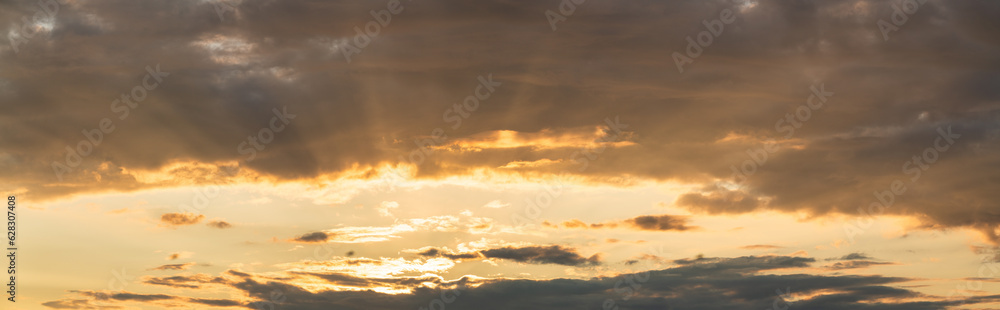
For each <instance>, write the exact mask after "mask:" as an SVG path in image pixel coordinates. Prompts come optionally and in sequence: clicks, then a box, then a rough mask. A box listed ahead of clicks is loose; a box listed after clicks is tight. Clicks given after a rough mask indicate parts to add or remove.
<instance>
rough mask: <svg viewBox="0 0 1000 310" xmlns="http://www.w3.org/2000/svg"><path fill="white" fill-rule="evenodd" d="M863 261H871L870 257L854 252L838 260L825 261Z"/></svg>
mask: <svg viewBox="0 0 1000 310" xmlns="http://www.w3.org/2000/svg"><path fill="white" fill-rule="evenodd" d="M865 259H872V257H871V256H868V255H866V254H865V253H860V252H854V253H851V254H847V255H844V256H841V257H838V258H828V259H827V260H865Z"/></svg>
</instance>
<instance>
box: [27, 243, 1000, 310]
mask: <svg viewBox="0 0 1000 310" xmlns="http://www.w3.org/2000/svg"><path fill="white" fill-rule="evenodd" d="M814 261H815V260H814V259H811V258H803V257H787V256H745V257H735V258H702V259H700V260H698V261H689V262H686V263H683V264H680V265H678V266H674V267H670V268H667V269H662V270H649V271H644V272H639V273H631V274H623V275H618V276H612V277H594V278H589V279H551V280H531V279H504V278H494V279H481V278H480V279H475V278H468V277H463V278H460V279H457V280H453V281H444V280H442V279H440V278H436V277H428V276H419V277H409V276H407V277H359V276H356V275H349V274H341V273H338V272H337V271H322V269H317V270H316V271H296V272H290V273H286V274H284V275H281V276H278V277H269V276H264V275H248V277H241V278H230V279H223V278H219V279H221V280H218V281H216V280H215V279H213V278H211V277H209V276H199V277H190V278H187V279H186V280H190V281H192V282H194V283H188V282H183V280H184V279H178V280H177V281H178V282H176V283H181V284H183V285H188V286H196V285H197V284H200V283H204V282H206V281H215V282H216V283H213V284H212V285H217V286H219V287H225V288H228V289H230V290H232V291H234V293H235V294H241V295H242V294H246V295H247V296H248V297H249V298H250V300H251V302H268V301H270V300H272V299H274V296H281V297H284V298H283V299H282V300H283V301H282V303H281V305H282V307H285V308H288V309H297V310H314V309H315V310H318V309H329V308H331V307H334V308H337V309H409V308H419V307H422V306H423V307H426V306H427V304H428V302H429V301H431V300H435V299H436V298H441V296H446V297H448V299H447V300H453V301H452V302H451V303H449V304H448V306H449V307H455V308H457V309H467V308H475V307H483V305H488V307H490V308H496V309H528V310H534V309H557V310H558V309H567V310H568V309H583V308H595V307H601V306H602V305H605V303H606V302H607V300H609V299H610V300H612V301H619V300H620V299H619V297H620V296H623V295H620V294H621V293H618V292H616V291H615V288H616V287H619V288H620V287H621V283H622V282H621V281H622V279H633V280H632V282H635V284H636V286H635V287H634V288H633V287H630V288H632V290H630V291H628V292H629V294H628V296H629V299H628V301H627V302H628V303H627V304H628V306H629V307H633V308H637V309H656V308H660V307H663V305H669V306H671V307H676V308H683V309H735V308H751V309H766V308H771V307H772V306H773V304H774V303H775V300H776V298H778V296H777V295H776V294H775V289H776V288H782V290H784V289H785V288H786V287H789V288H791V292H790V293H791V294H793V295H794V296H795V297H796V300H795V301H794V306H795V307H803V308H804V309H831V310H838V309H845V310H846V309H861V308H865V309H900V310H902V309H918V310H930V309H946V308H948V307H949V306H952V305H954V304H955V303H954V301H953V300H949V299H947V298H946V297H944V296H934V295H926V294H921V293H917V292H915V291H911V290H908V289H906V288H903V287H905V285H906V284H907V282H909V281H912V280H913V279H908V278H900V277H883V276H863V275H850V276H824V275H807V274H797V273H788V272H781V273H779V274H773V273H771V272H769V271H775V270H782V269H787V270H788V271H794V269H803V268H809V265H810V263H812V262H814ZM344 262H347V261H344ZM309 279H321V280H322V281H323V283H317V282H316V281H315V280H309ZM298 283H310V285H324V283H325V285H330V286H331V287H342V288H345V289H341V290H307V289H305V288H304V287H302V286H300V285H301V284H298ZM616 283H618V284H616ZM616 285H617V286H616ZM900 286H902V287H900ZM379 287H385V288H409V289H406V290H403V291H394V292H393V293H381V292H378V291H377V290H374V289H372V288H379ZM74 294H75V295H73V296H71V297H68V298H66V299H62V300H60V301H54V302H49V303H46V304H47V305H58V304H72V303H73V301H74V300H81V298H86V299H91V300H93V299H96V298H95V296H97V294H94V293H93V292H87V291H77V292H74ZM107 296H110V297H109V298H105V299H106V300H107V301H108V302H109V303H111V305H118V304H119V303H120V302H126V301H129V302H138V303H157V302H161V301H164V300H170V301H173V302H178V303H194V302H198V301H197V300H195V299H193V298H190V297H184V296H172V295H161V294H156V295H145V294H136V293H128V292H122V293H114V294H109V295H107ZM451 297H456V298H454V299H452V298H451ZM86 299H84V300H86ZM230 301H231V302H226V301H225V300H223V299H220V300H213V302H214V303H216V304H217V305H232V304H235V302H236V300H230ZM996 301H1000V296H976V297H970V298H966V299H964V300H963V303H964V305H966V306H970V305H976V304H980V303H988V302H996ZM78 303H79V302H78Z"/></svg>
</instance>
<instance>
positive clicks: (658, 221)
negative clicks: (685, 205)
mask: <svg viewBox="0 0 1000 310" xmlns="http://www.w3.org/2000/svg"><path fill="white" fill-rule="evenodd" d="M687 221H688V220H687V218H685V217H679V216H674V215H643V216H638V217H635V218H632V219H629V220H626V221H625V223H628V224H631V225H632V227H635V228H638V229H640V230H677V231H685V230H688V229H692V227H690V226H687V225H685V224H686V222H687Z"/></svg>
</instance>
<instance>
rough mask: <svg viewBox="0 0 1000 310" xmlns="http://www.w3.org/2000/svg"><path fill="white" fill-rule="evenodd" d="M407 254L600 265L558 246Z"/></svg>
mask: <svg viewBox="0 0 1000 310" xmlns="http://www.w3.org/2000/svg"><path fill="white" fill-rule="evenodd" d="M408 252H413V253H416V254H417V255H420V256H425V257H445V258H448V259H452V260H470V259H484V258H487V259H488V258H492V259H505V260H512V261H515V262H519V263H532V264H557V265H564V266H579V267H582V266H593V265H599V264H600V263H601V258H600V255H599V254H594V255H592V256H590V257H584V256H580V254H579V253H578V252H577V250H576V249H573V248H569V247H564V246H559V245H550V246H537V245H532V246H503V247H497V248H490V249H483V250H479V251H470V252H455V251H451V250H449V249H439V248H434V247H425V248H421V249H419V250H410V251H408Z"/></svg>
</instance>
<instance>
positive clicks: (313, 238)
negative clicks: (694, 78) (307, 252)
mask: <svg viewBox="0 0 1000 310" xmlns="http://www.w3.org/2000/svg"><path fill="white" fill-rule="evenodd" d="M329 239H330V235H329V234H327V233H325V232H322V231H317V232H313V233H308V234H305V235H301V236H298V237H295V238H294V239H292V242H301V243H320V242H326V240H329Z"/></svg>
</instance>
